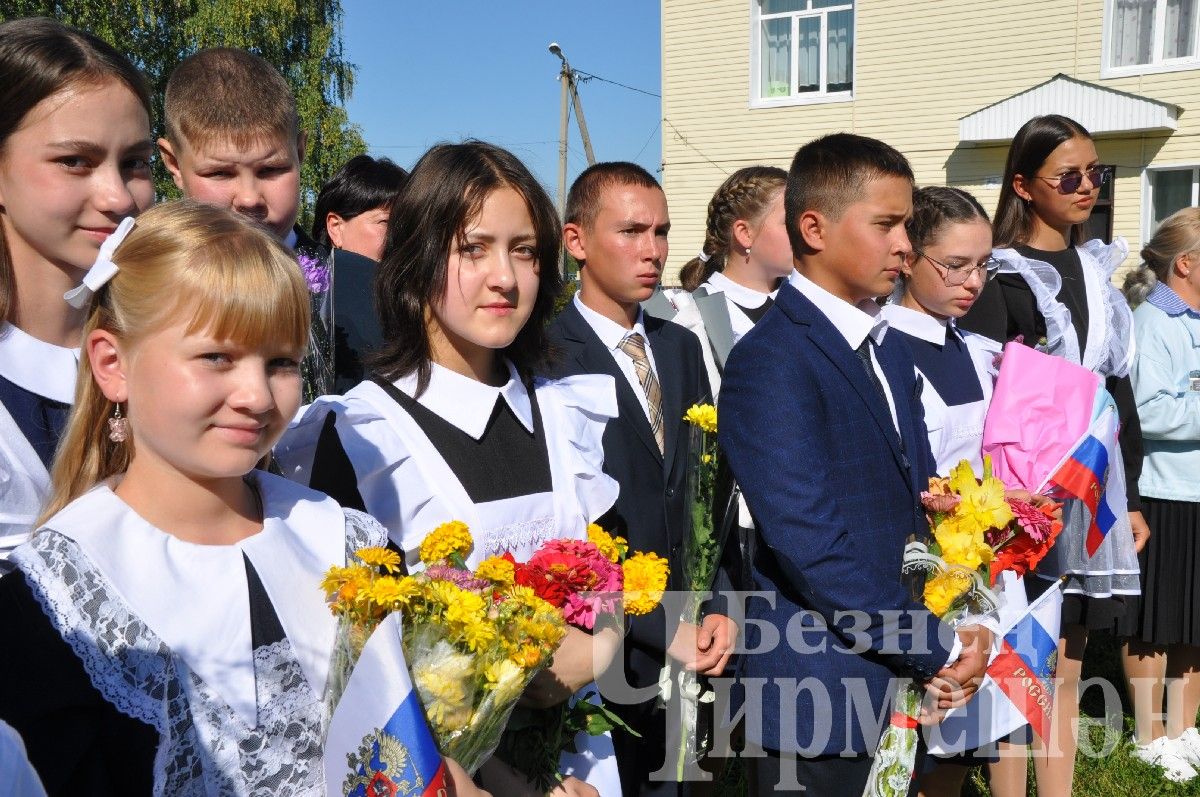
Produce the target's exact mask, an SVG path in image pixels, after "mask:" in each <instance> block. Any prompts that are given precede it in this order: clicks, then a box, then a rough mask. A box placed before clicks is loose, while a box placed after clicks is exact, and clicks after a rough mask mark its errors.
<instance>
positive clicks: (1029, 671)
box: [987, 582, 1062, 739]
mask: <svg viewBox="0 0 1200 797" xmlns="http://www.w3.org/2000/svg"><path fill="white" fill-rule="evenodd" d="M1060 587H1061V582H1055V584H1054V585H1053V586H1051V587H1050V589H1048V590H1046V592H1045V593H1044V594H1043V595H1041V596H1040V597H1039V598H1038V599H1037V600H1036V601H1034V602H1033V604H1032V605H1030V607H1029V611H1028V612H1027V613H1025V614H1024V615H1023V616H1022V617H1021V619H1020V620H1018V621H1017V622H1016V623H1014V624H1013V625H1012V627H1010V628H1009V629H1008V631H1006V632H1005V634H1004V637H1003V638H1002V639H1001V642H1000V651H999V652H998V653H997V654H996V656H995V657H994V658H993V659H992V661H991V663H990V664H989V665H988V668H987V674H988V677H989V678H990V679H991V680H992V681H993V682H995V684H996V685H997V686H998V687H999V688H1000V691H1001V692H1003V693H1004V694H1005V695H1007V696H1008V699H1009V700H1010V701H1012V705H1013V707H1014V708H1015V709H1016V710H1017V711H1018V712H1019V713H1020V714H1021V716H1022V717H1024V719H1025V721H1026V722H1028V723H1029V725H1030V727H1032V728H1033V730H1034V732H1035V733H1037V735H1038V736H1040V737H1041V738H1043V739H1045V738H1046V737H1047V734H1048V733H1049V731H1050V720H1051V710H1052V708H1053V707H1054V671H1055V668H1056V667H1057V665H1058V633H1059V621H1060V620H1061V618H1062V590H1061V589H1060Z"/></svg>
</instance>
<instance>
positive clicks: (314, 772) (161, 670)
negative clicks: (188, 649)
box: [12, 474, 386, 797]
mask: <svg viewBox="0 0 1200 797" xmlns="http://www.w3.org/2000/svg"><path fill="white" fill-rule="evenodd" d="M262 478H271V479H274V477H266V475H265V474H264V476H263V477H262ZM275 481H277V482H278V481H282V480H278V479H275ZM293 490H303V492H304V493H306V494H307V496H309V497H311V496H317V495H318V494H316V493H312V492H311V491H308V490H304V489H303V488H300V487H298V486H296V485H289V489H287V490H284V492H285V493H288V494H290V493H291V492H292V491H293ZM270 492H272V491H270V490H264V493H265V494H264V505H267V506H268V507H269V506H270V502H269V501H268V497H267V494H268V493H270ZM88 499H91V503H93V504H95V503H96V496H95V495H94V491H93V493H89V494H87V495H85V496H83V497H82V498H81V499H79V501H77V502H75V503H76V504H77V503H79V502H81V501H85V500H88ZM113 500H119V499H116V498H115V496H114V497H113ZM319 503H321V504H323V505H324V506H322V509H323V510H324V512H323V513H320V515H319V516H318V518H317V523H316V524H314V525H315V526H316V525H319V527H320V528H321V530H322V531H324V532H325V533H327V532H328V529H329V526H328V523H327V521H330V520H332V519H334V518H335V517H337V516H335V515H333V514H332V513H331V512H330V510H331V509H333V510H336V511H337V512H338V513H339V514H340V520H341V523H340V525H342V526H343V527H344V530H345V534H344V550H343V551H342V553H341V555H340V556H339V557H338V558H337V559H336V560H335V561H331V562H328V563H327V564H326V565H325V566H328V565H332V564H340V563H344V562H345V561H346V557H347V556H348V555H349V552H350V551H353V550H356V549H358V548H360V547H363V546H364V545H381V544H385V543H386V532H385V531H384V530H383V528H382V527H381V526H379V524H378V523H376V522H375V521H374V520H373V519H372V518H370V517H369V516H367V515H364V514H362V513H360V512H354V511H351V510H346V511H345V512H344V514H342V513H341V510H340V508H338V507H337V505H336V504H334V503H333V502H332V501H330V500H329V499H325V500H324V501H321V502H319ZM73 506H75V504H72V505H71V506H69V507H67V509H65V510H63V512H64V513H66V512H68V511H70V510H71V509H72V507H73ZM88 514H90V515H93V516H101V517H103V514H104V513H103V512H100V513H95V512H92V511H90V508H89V510H88ZM62 515H63V513H60V514H59V515H56V516H55V518H51V519H50V521H49V522H48V525H47V527H44V528H43V529H41V530H40V531H39V532H38V534H36V535H35V536H34V537H33V539H32V540H31V541H30V542H28V543H26V544H25V545H22V546H21V547H20V548H18V549H17V550H16V551H14V553H13V557H12V558H13V560H14V561H15V562H16V563H17V565H18V566H19V567H20V569H21V570H22V571H23V572H24V573H25V575H26V578H27V580H28V582H29V584H30V586H31V588H32V592H33V594H34V596H35V598H36V599H37V600H38V602H39V603H40V604H41V606H42V609H43V610H44V611H45V612H46V615H47V617H48V618H49V619H50V621H51V623H52V624H53V625H54V627H55V628H56V630H57V631H58V632H59V634H60V635H61V636H62V637H63V639H64V640H65V641H66V642H67V643H68V644H69V645H70V646H71V649H72V650H73V651H74V653H75V655H76V656H78V657H79V659H80V661H81V662H82V663H83V667H84V670H85V671H86V672H87V674H88V678H89V679H90V680H91V683H92V685H93V686H94V687H95V688H96V690H97V691H99V692H100V694H101V695H102V696H103V697H104V699H105V700H107V701H108V702H109V703H111V704H112V705H113V706H114V707H115V708H117V710H119V711H121V712H122V713H124V714H126V715H128V716H130V717H133V718H134V719H137V720H139V721H141V722H143V723H146V724H147V725H150V726H152V727H154V728H155V729H156V730H157V731H158V733H159V736H160V741H159V746H158V749H157V752H156V755H155V760H154V794H155V795H163V796H164V797H165V796H167V795H170V796H171V797H174V796H175V795H188V796H189V797H190V796H191V795H206V796H208V797H216V796H217V795H220V797H225V796H226V795H229V796H230V797H232V796H233V795H238V796H239V797H240V796H242V795H248V796H252V797H268V796H270V795H281V794H288V795H324V793H325V785H324V775H323V772H322V762H321V748H322V740H323V739H324V727H323V721H324V713H323V706H322V702H321V699H320V694H321V690H322V688H323V686H324V683H323V680H322V681H321V683H320V685H319V686H314V685H313V684H312V683H311V681H313V680H314V677H313V675H311V674H310V673H308V672H306V669H307V668H309V667H312V666H313V665H314V663H319V662H320V660H322V659H323V661H324V667H325V671H326V672H327V668H328V660H329V656H330V653H331V652H332V648H331V647H326V648H325V649H324V650H314V649H312V647H313V642H314V640H315V639H317V638H319V637H320V636H321V633H320V631H318V632H317V633H316V634H312V633H303V634H298V635H297V634H295V633H294V632H293V633H291V635H290V636H285V637H284V638H283V639H281V640H280V641H278V642H276V643H274V644H271V645H264V646H261V647H259V648H257V649H253V650H252V653H251V662H250V663H249V665H250V666H249V668H248V672H249V674H250V676H251V679H250V684H249V685H250V688H251V690H252V694H251V695H250V697H251V699H252V703H251V705H250V706H249V711H250V715H249V716H247V715H246V709H245V707H243V706H241V705H240V703H241V700H240V699H239V700H235V701H234V702H233V703H232V704H231V695H236V693H237V686H236V684H226V683H220V682H216V681H215V680H212V679H210V680H206V679H205V678H204V677H202V676H201V675H200V674H198V672H197V671H196V668H195V667H194V666H192V665H190V664H189V662H188V661H187V660H186V659H185V658H184V657H183V656H181V655H179V653H178V652H176V651H174V650H172V648H171V647H170V646H169V645H167V644H166V643H165V642H164V641H163V639H162V638H161V636H160V635H159V634H158V633H156V632H155V631H154V630H153V629H152V628H151V627H150V625H149V624H148V623H147V622H146V620H144V619H143V617H142V616H141V615H140V614H139V613H138V612H135V611H134V609H133V608H132V607H131V605H130V603H129V601H128V600H127V599H126V597H125V592H126V591H127V590H126V589H118V588H117V587H116V586H115V585H114V583H113V582H112V580H111V579H110V578H109V576H108V575H107V574H106V573H105V572H103V571H102V566H101V565H100V564H98V563H97V561H96V560H95V559H93V557H92V556H89V555H88V552H87V550H85V549H87V548H89V547H90V546H91V544H92V540H86V541H84V542H82V543H81V542H79V541H77V540H75V539H73V538H72V536H70V533H71V531H72V529H70V528H64V530H63V531H62V532H60V531H57V530H55V529H54V528H53V526H54V525H55V524H56V523H57V522H58V520H57V519H58V518H60V517H62ZM71 520H75V521H77V520H78V513H76V517H75V518H73V519H71ZM264 526H266V524H265V523H264ZM116 533H119V531H117V532H116ZM93 550H94V549H93ZM277 550H278V549H277ZM246 555H247V556H251V554H249V553H247V554H246ZM279 558H280V560H286V559H288V558H289V557H288V556H286V555H284V556H280V557H279ZM150 559H153V557H152V556H151V557H150ZM252 561H253V562H254V564H255V569H256V571H259V575H260V577H261V579H262V580H263V582H264V586H266V588H267V592H268V595H270V594H271V593H273V592H274V593H276V597H273V598H272V603H273V604H277V603H278V594H279V592H280V588H279V587H278V585H277V583H272V582H273V581H275V576H276V575H277V574H276V573H274V572H272V568H271V566H270V565H265V564H264V559H263V557H261V556H258V557H257V558H255V557H252ZM154 564H155V563H154V562H153V561H149V562H147V567H148V568H152V567H153V566H154ZM281 564H282V565H284V566H287V565H288V564H290V565H291V568H290V572H291V573H292V574H293V576H294V577H295V579H296V581H297V585H298V587H305V588H307V589H309V590H311V591H312V592H313V593H314V594H316V595H318V596H320V590H319V584H318V582H317V581H315V580H312V583H311V584H310V583H309V581H310V580H311V579H310V576H311V573H310V572H308V571H309V570H310V569H311V568H303V567H297V566H296V563H295V562H294V561H293V562H290V563H289V562H282V561H281ZM243 572H244V570H243ZM129 575H130V574H128V573H124V574H121V580H122V581H123V582H126V583H129V582H130V579H129ZM133 579H135V580H136V579H137V576H136V575H135V576H133ZM284 589H286V588H284ZM170 597H171V596H169V595H164V596H163V600H164V601H169V600H170ZM168 605H176V604H173V603H169V604H168ZM217 608H227V607H217ZM228 608H232V610H233V611H234V612H241V613H244V614H246V615H248V614H249V602H248V597H247V596H246V595H243V596H241V601H240V605H239V606H237V607H228ZM277 614H278V615H279V616H280V620H281V623H282V624H283V625H284V629H285V634H287V633H288V632H289V626H292V627H293V628H294V627H295V626H294V620H295V615H294V614H293V615H291V616H289V613H288V610H287V607H284V606H278V610H277ZM323 619H324V618H320V617H319V618H317V622H318V623H321V622H322V621H323ZM297 636H298V637H299V640H300V642H299V644H298V646H296V647H294V646H293V639H294V638H296V637H297ZM201 642H203V640H201ZM209 643H210V644H213V645H214V646H220V644H221V641H220V640H210V641H209ZM206 669H207V668H206ZM321 677H322V678H323V676H321ZM231 689H232V690H233V691H232V692H231V691H230V690H231ZM236 696H237V697H238V698H241V697H244V696H242V695H236Z"/></svg>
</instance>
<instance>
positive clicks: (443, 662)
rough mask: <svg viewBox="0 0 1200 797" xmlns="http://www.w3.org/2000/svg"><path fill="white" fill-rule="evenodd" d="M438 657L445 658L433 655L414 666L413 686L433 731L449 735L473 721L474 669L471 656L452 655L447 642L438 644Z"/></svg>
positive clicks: (436, 652)
mask: <svg viewBox="0 0 1200 797" xmlns="http://www.w3.org/2000/svg"><path fill="white" fill-rule="evenodd" d="M435 654H444V655H431V656H428V657H425V658H423V659H421V660H420V661H419V662H417V663H416V664H414V665H413V667H412V676H413V684H414V685H415V686H416V687H417V692H418V693H420V695H421V702H422V703H423V704H424V705H425V713H426V716H427V717H428V719H429V720H430V722H431V724H432V725H433V726H434V730H435V731H438V732H441V733H447V732H449V731H455V730H458V729H459V728H462V727H464V726H465V725H466V724H467V722H469V721H470V719H471V706H472V703H473V702H474V701H473V697H474V695H473V693H474V686H473V684H474V680H475V678H474V675H475V672H474V670H475V668H474V665H473V662H472V660H471V657H470V656H467V655H465V654H461V653H453V652H452V649H451V648H449V646H447V645H445V643H439V645H438V649H437V650H435Z"/></svg>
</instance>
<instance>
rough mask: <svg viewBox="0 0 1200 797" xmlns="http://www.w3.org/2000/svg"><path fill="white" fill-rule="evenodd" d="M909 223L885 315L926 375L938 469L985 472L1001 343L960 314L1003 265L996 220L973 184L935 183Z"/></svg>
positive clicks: (917, 197)
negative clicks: (969, 326) (986, 426)
mask: <svg viewBox="0 0 1200 797" xmlns="http://www.w3.org/2000/svg"><path fill="white" fill-rule="evenodd" d="M907 229H908V238H909V240H910V241H911V242H912V247H913V251H912V253H911V254H910V255H909V257H908V258H907V259H906V261H905V263H904V265H903V266H902V267H901V271H902V272H903V279H902V280H901V281H900V282H898V283H897V287H896V292H895V293H894V294H893V296H892V299H891V301H890V302H889V304H888V305H887V306H886V307H884V308H883V317H884V318H886V319H887V322H888V325H889V326H890V327H892V328H893V329H895V331H897V332H899V333H900V335H901V337H902V338H903V339H904V342H905V343H907V344H908V348H909V350H910V351H912V355H913V360H914V361H915V362H916V364H917V371H918V372H920V374H921V377H922V379H923V380H924V384H925V387H924V389H923V390H922V392H921V403H922V404H924V406H925V425H926V427H927V428H928V431H929V445H930V448H932V449H933V456H934V459H935V460H936V461H937V472H938V473H939V474H941V475H947V474H949V472H950V470H951V469H952V468H953V467H954V466H955V465H957V464H958V463H959V461H961V460H964V459H966V460H968V461H970V462H971V465H972V467H974V468H975V470H976V472H979V471H981V470H982V468H983V461H982V456H981V454H980V450H981V446H982V443H983V419H984V416H985V415H986V414H987V407H988V401H989V400H990V399H991V396H992V384H993V382H994V377H995V366H994V365H993V363H994V362H995V359H996V355H997V354H999V353H1000V344H999V343H997V342H996V341H994V340H990V339H989V338H985V337H983V336H982V335H977V334H974V333H972V332H965V331H963V330H960V329H959V328H958V325H957V319H959V318H961V317H962V315H963V314H964V313H966V312H967V311H968V310H970V309H971V306H972V305H974V304H975V300H976V299H978V298H979V294H980V292H981V291H982V290H983V286H984V285H985V284H986V283H987V281H988V279H989V278H990V277H991V275H992V274H993V273H994V272H995V267H996V265H998V264H997V263H996V261H994V260H993V259H992V225H991V222H990V221H989V220H988V216H987V212H986V211H984V209H983V208H982V207H981V206H980V204H979V202H978V201H977V200H976V199H975V197H973V196H971V195H970V194H968V193H967V192H966V191H962V190H960V189H958V188H945V187H942V186H929V187H926V188H921V189H918V190H916V191H914V192H913V216H912V219H911V220H910V221H909V223H908V225H907Z"/></svg>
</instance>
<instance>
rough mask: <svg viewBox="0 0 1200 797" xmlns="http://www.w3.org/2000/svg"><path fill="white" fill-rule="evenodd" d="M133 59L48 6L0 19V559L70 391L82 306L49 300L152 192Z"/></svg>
mask: <svg viewBox="0 0 1200 797" xmlns="http://www.w3.org/2000/svg"><path fill="white" fill-rule="evenodd" d="M151 147H152V145H151V140H150V99H149V96H148V94H147V91H146V86H145V83H144V82H143V80H142V76H141V75H140V74H139V73H138V71H137V69H135V68H134V67H133V65H132V64H130V63H129V61H128V60H126V59H125V58H124V57H123V56H122V55H121V54H120V53H118V52H117V51H116V50H114V49H113V48H112V47H111V46H110V45H108V44H107V43H105V42H104V41H102V40H100V39H99V38H97V37H95V36H93V35H92V34H90V33H85V32H83V31H78V30H74V29H72V28H68V27H66V26H65V25H62V24H61V23H58V22H55V21H53V20H49V19H18V20H13V21H11V22H5V23H4V24H0V573H3V572H5V570H6V569H7V568H8V565H7V564H6V562H5V557H6V556H7V553H8V551H9V550H10V549H11V548H12V547H13V546H15V545H17V544H19V543H20V542H22V541H23V540H24V539H25V538H26V537H28V534H29V532H30V530H31V528H32V524H33V522H34V520H35V519H36V517H37V514H38V511H39V509H40V507H41V505H42V503H43V501H44V500H45V499H46V496H47V494H48V492H49V488H50V475H49V470H50V466H51V463H52V461H53V458H54V452H55V450H56V448H57V447H58V442H59V436H60V435H61V434H62V431H63V428H64V426H65V425H66V421H67V415H68V413H69V411H70V408H71V404H72V402H73V400H74V394H75V374H76V370H77V363H78V361H79V345H80V338H81V336H82V331H83V323H84V313H83V312H82V311H81V310H79V309H76V308H74V307H72V306H70V305H68V304H67V303H66V302H65V301H63V294H64V293H65V292H66V291H68V290H70V289H71V288H73V287H74V286H75V285H77V284H78V283H79V280H80V279H81V278H82V277H83V273H84V270H86V269H87V268H88V267H89V266H90V265H91V264H92V261H94V260H95V259H96V254H97V252H98V251H99V249H100V244H101V243H103V241H104V239H105V238H107V237H108V235H109V234H110V233H112V232H113V231H114V230H115V229H116V227H117V225H118V224H119V223H120V221H121V219H122V218H124V217H126V216H136V215H137V214H138V213H139V212H140V211H142V210H144V209H145V208H147V207H149V206H150V204H151V203H152V202H153V201H154V186H153V183H152V181H151V177H150V154H151Z"/></svg>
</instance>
